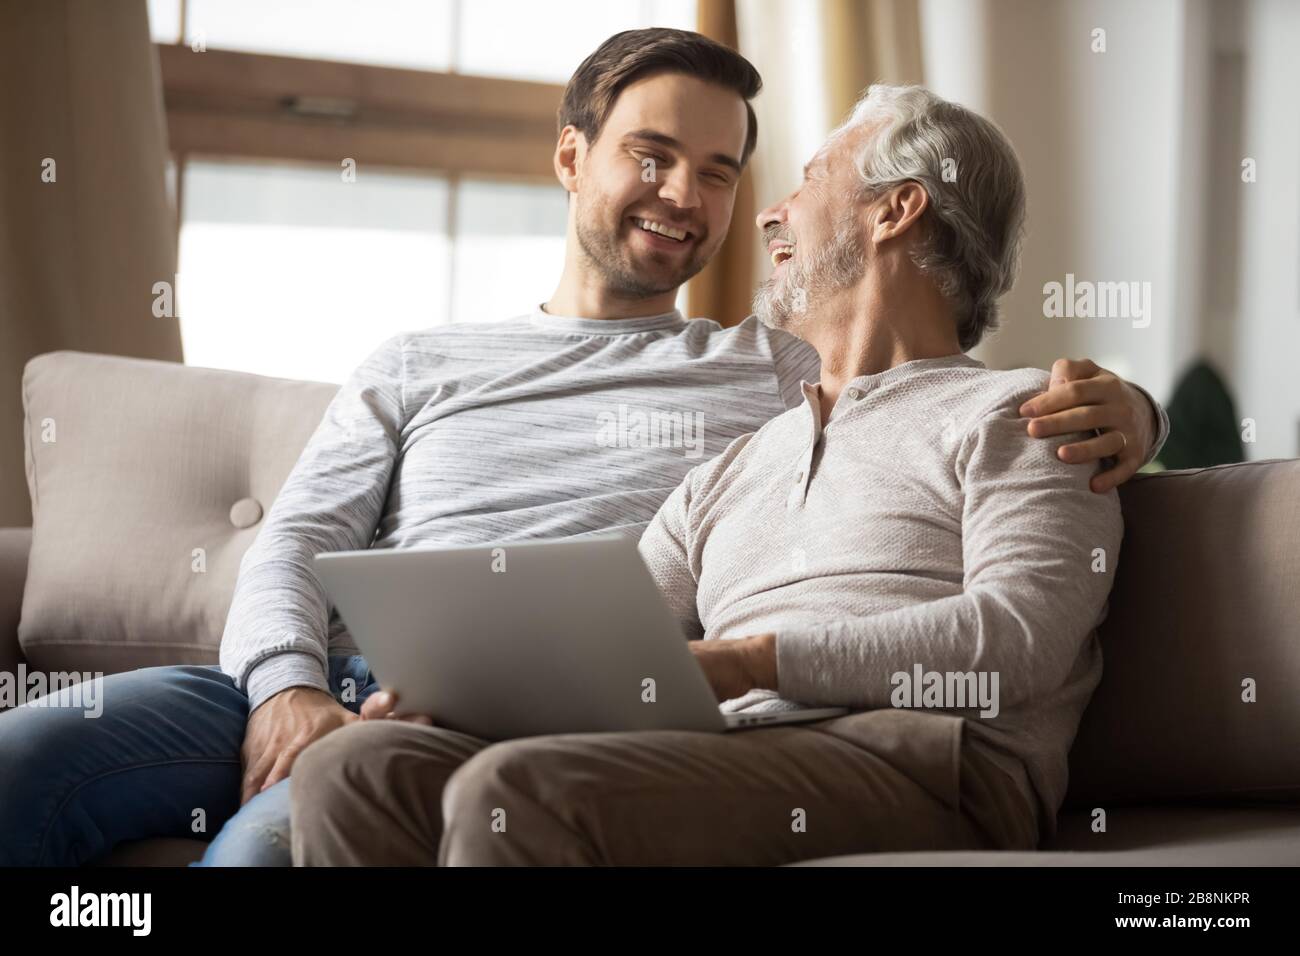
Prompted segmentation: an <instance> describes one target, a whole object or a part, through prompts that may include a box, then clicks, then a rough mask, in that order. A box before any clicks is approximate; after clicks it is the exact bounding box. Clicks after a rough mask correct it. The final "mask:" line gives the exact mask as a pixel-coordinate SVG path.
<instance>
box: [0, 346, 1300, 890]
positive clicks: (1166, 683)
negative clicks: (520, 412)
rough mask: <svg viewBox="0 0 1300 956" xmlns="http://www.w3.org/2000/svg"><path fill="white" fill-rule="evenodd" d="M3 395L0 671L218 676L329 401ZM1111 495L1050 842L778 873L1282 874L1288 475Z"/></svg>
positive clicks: (120, 376)
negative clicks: (212, 668)
mask: <svg viewBox="0 0 1300 956" xmlns="http://www.w3.org/2000/svg"><path fill="white" fill-rule="evenodd" d="M22 388H23V408H24V416H25V422H24V425H25V428H24V434H25V437H26V448H25V461H26V471H27V481H28V489H29V491H30V494H31V500H32V511H33V522H32V527H31V528H6V529H0V670H8V671H11V672H12V671H14V670H15V669H16V668H17V667H18V665H19V663H20V662H25V663H26V666H27V668H28V669H29V670H31V669H38V670H41V671H46V672H50V671H80V672H85V671H91V672H94V671H102V672H104V673H113V672H117V671H122V670H127V669H130V668H136V667H145V666H153V665H159V664H169V663H204V664H211V663H215V662H216V661H217V651H218V645H219V642H220V639H221V632H222V629H223V625H224V622H225V617H226V612H227V610H228V608H229V603H230V597H231V593H232V590H233V587H234V584H235V579H236V576H237V573H238V568H239V561H240V557H241V556H242V555H243V553H244V551H245V550H246V549H247V548H248V546H249V544H250V543H251V542H252V540H253V538H254V536H255V535H256V534H257V530H258V527H259V525H260V523H261V520H262V516H263V515H264V514H265V512H266V510H267V509H268V508H269V507H270V505H271V503H272V502H273V501H274V500H275V496H276V494H277V492H278V491H279V488H280V486H281V484H282V483H283V482H284V480H285V478H286V477H287V476H288V474H289V471H290V469H291V468H292V467H293V464H294V462H295V461H296V459H297V456H298V454H299V452H300V450H301V449H302V447H303V446H304V445H305V444H306V442H307V440H308V439H309V438H310V436H311V434H312V432H313V430H314V429H315V428H316V426H317V424H318V423H319V421H320V418H321V415H322V413H323V411H324V409H325V407H326V405H327V404H328V402H329V401H330V398H331V397H332V396H333V394H334V391H335V389H336V386H333V385H328V384H324V383H317V382H299V381H288V380H283V379H274V378H267V377H262V376H256V375H248V374H243V373H236V372H228V371H220V370H214V369H204V368H194V367H189V366H184V365H178V364H174V363H168V362H156V361H149V360H143V359H130V358H121V357H115V356H106V355H92V354H85V353H79V352H69V351H61V352H51V353H47V354H44V355H40V356H37V357H36V358H33V359H32V360H31V361H30V362H29V363H28V364H27V366H26V369H25V372H24V376H23V383H22ZM1121 501H1122V506H1123V512H1124V524H1125V532H1124V543H1123V548H1122V551H1121V554H1120V556H1119V563H1118V568H1117V573H1116V583H1115V588H1114V590H1113V592H1112V596H1111V601H1110V607H1109V613H1108V616H1107V619H1106V621H1105V624H1104V626H1103V629H1102V634H1101V640H1102V646H1103V653H1104V656H1105V673H1104V675H1103V678H1102V682H1101V684H1100V686H1099V688H1098V690H1097V692H1096V694H1095V695H1094V697H1093V700H1092V702H1091V704H1090V705H1089V707H1088V709H1087V711H1086V713H1085V715H1084V718H1083V721H1082V723H1081V725H1080V728H1079V732H1078V735H1077V737H1076V740H1075V743H1074V746H1073V748H1072V750H1071V752H1070V756H1069V762H1070V787H1069V792H1068V795H1067V797H1066V801H1065V804H1064V806H1063V808H1062V810H1061V813H1060V816H1059V820H1058V833H1057V836H1056V837H1055V839H1054V840H1053V841H1052V842H1051V843H1050V844H1049V845H1046V846H1044V847H1043V848H1041V849H1040V850H1038V851H1035V852H1016V853H997V852H961V853H951V852H925V853H890V854H862V855H851V856H843V857H835V858H831V859H818V860H807V861H802V862H801V863H799V864H796V865H832V866H913V865H948V866H953V865H956V866H965V865H975V866H1063V865H1064V866H1096V865H1125V866H1129V865H1134V866H1151V865H1156V866H1163V865H1223V866H1239V865H1284V864H1291V865H1294V864H1300V460H1288V461H1282V460H1276V461H1259V462H1249V463H1245V464H1239V465H1227V466H1220V467H1216V468H1207V469H1203V470H1194V471H1174V472H1162V473H1157V474H1152V475H1142V476H1139V477H1137V478H1136V479H1134V480H1133V481H1131V482H1129V483H1128V484H1126V485H1125V486H1124V487H1123V488H1122V489H1121ZM202 849H203V844H202V843H200V842H198V841H193V840H175V839H167V840H144V841H140V842H138V843H133V844H128V845H125V846H122V847H119V848H118V849H116V850H115V851H114V852H113V853H111V854H110V855H109V856H108V857H107V858H106V859H105V860H103V861H100V862H101V863H103V864H110V865H112V864H126V865H169V864H170V865H175V864H183V863H186V862H189V861H190V860H193V859H195V858H197V856H198V855H199V854H200V853H201V852H202Z"/></svg>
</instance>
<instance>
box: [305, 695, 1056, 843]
mask: <svg viewBox="0 0 1300 956" xmlns="http://www.w3.org/2000/svg"><path fill="white" fill-rule="evenodd" d="M961 729H962V722H961V720H960V718H957V717H952V716H948V715H937V714H933V713H930V714H925V713H920V712H917V711H907V710H882V711H868V712H863V713H857V714H850V715H847V716H843V717H836V718H832V719H830V720H824V721H819V722H817V723H812V724H801V725H787V726H779V727H768V728H762V729H758V730H749V731H741V732H732V733H727V734H710V733H695V732H690V731H636V732H629V733H596V734H563V735H553V736H544V737H528V738H522V739H518V740H510V741H504V742H500V743H489V742H488V741H485V740H481V739H479V738H477V737H471V736H468V735H466V734H462V733H458V732H456V731H453V730H448V729H445V728H440V727H421V726H419V725H415V724H408V723H404V722H401V721H395V720H380V721H364V722H360V723H354V724H350V725H348V726H347V727H344V728H342V729H341V730H337V731H335V732H334V733H331V734H330V735H328V736H327V737H324V738H322V739H321V740H319V741H317V742H316V743H315V744H313V745H312V746H310V747H308V748H307V749H306V750H305V751H304V752H303V753H302V755H301V756H300V757H299V758H298V760H297V762H296V763H295V764H294V768H293V774H292V776H291V777H290V793H291V800H292V834H293V836H292V843H293V858H294V863H295V864H296V865H299V866H317V865H320V866H331V865H333V866H355V865H395V866H420V865H433V864H435V863H436V864H438V865H442V866H458V865H459V866H464V865H470V866H475V865H747V864H750V865H776V864H783V863H790V862H794V861H796V860H805V859H812V858H816V857H823V856H834V855H837V854H846V853H869V852H884V851H903V850H952V849H1033V848H1034V847H1035V846H1036V845H1037V842H1038V820H1037V816H1036V811H1035V809H1034V808H1033V807H1032V806H1030V805H1028V804H1026V802H1025V799H1024V798H1023V797H1022V796H1021V794H1020V791H1019V789H1018V788H1017V786H1016V782H1015V781H1014V780H1013V779H1012V778H1011V777H1010V776H1009V775H1008V774H1007V773H1006V772H1005V771H1003V770H1002V769H1000V768H999V767H997V766H995V765H994V764H993V763H991V762H990V761H989V760H988V759H987V758H986V757H985V756H983V754H982V752H981V748H982V746H983V745H982V744H979V743H976V742H974V741H973V740H971V739H970V738H969V737H968V736H965V735H963V734H962V732H961Z"/></svg>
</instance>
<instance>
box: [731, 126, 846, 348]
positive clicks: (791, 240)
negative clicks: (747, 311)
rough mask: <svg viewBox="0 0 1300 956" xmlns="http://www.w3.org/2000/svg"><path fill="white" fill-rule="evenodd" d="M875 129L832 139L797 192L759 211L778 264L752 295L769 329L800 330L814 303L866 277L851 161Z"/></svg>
mask: <svg viewBox="0 0 1300 956" xmlns="http://www.w3.org/2000/svg"><path fill="white" fill-rule="evenodd" d="M871 131H872V130H871V128H870V127H865V126H864V127H859V128H856V129H852V130H849V131H847V132H846V133H844V134H843V135H841V136H837V137H834V138H832V139H830V140H828V141H827V142H826V143H825V144H824V145H823V146H822V148H821V149H819V150H818V151H817V155H815V156H814V157H813V158H812V160H810V161H809V163H808V165H806V166H805V167H804V178H803V182H802V184H801V185H800V186H799V188H798V189H796V190H795V191H794V192H793V193H791V194H790V195H789V196H787V197H786V198H784V199H782V200H781V201H780V202H779V203H776V204H775V205H772V206H769V207H768V208H767V209H764V210H763V211H762V212H760V213H759V214H758V219H757V223H758V228H759V231H760V232H762V234H763V242H764V244H765V246H766V247H767V250H768V254H769V255H770V256H771V257H772V265H773V267H774V268H773V271H772V275H771V277H770V278H769V279H768V280H767V281H766V282H764V283H763V284H762V285H761V286H759V288H758V291H757V292H756V293H755V295H754V312H755V314H756V315H757V316H758V317H759V319H760V320H761V321H763V322H764V323H765V324H767V325H769V326H772V327H773V328H780V329H787V330H792V329H797V328H798V327H799V326H800V325H801V324H802V321H803V319H804V317H805V316H806V315H807V314H808V313H809V311H810V309H811V307H812V306H814V305H816V304H817V303H818V302H821V301H825V300H826V299H827V298H828V297H829V296H831V295H833V294H834V293H836V292H838V291H839V290H841V289H844V288H847V287H849V286H851V285H853V284H854V283H856V282H857V281H858V280H859V278H861V276H862V274H863V270H864V268H865V257H866V243H865V241H864V237H863V225H862V220H861V216H860V213H861V211H862V210H863V208H864V207H865V203H864V200H863V198H862V188H861V182H860V180H859V179H858V175H857V172H856V170H855V168H854V157H855V155H856V152H857V150H858V149H859V148H860V147H861V145H862V143H863V137H864V136H868V135H870V134H871Z"/></svg>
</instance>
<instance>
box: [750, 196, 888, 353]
mask: <svg viewBox="0 0 1300 956" xmlns="http://www.w3.org/2000/svg"><path fill="white" fill-rule="evenodd" d="M781 232H782V231H781V230H779V229H774V230H768V231H767V232H765V233H764V238H765V239H767V240H769V241H770V240H771V239H775V238H786V239H788V238H789V236H788V235H786V236H783V235H782V234H781ZM796 248H797V247H796ZM865 263H866V260H865V257H864V255H863V247H862V242H861V241H860V240H859V238H858V231H857V224H856V223H855V222H853V220H851V219H845V220H843V221H841V222H839V223H837V224H836V227H835V236H834V238H833V239H831V241H830V244H829V245H827V246H825V247H823V248H822V249H820V250H819V251H818V252H816V253H815V254H813V255H811V256H810V257H808V258H807V259H806V260H805V261H802V262H801V261H799V260H798V259H795V258H791V259H790V260H789V263H788V264H787V265H786V268H785V275H784V276H782V277H780V278H778V277H777V276H775V275H773V276H770V277H768V280H767V281H766V282H764V283H763V284H762V285H760V286H759V287H758V289H757V290H756V291H755V292H754V303H753V311H754V314H755V315H757V316H758V319H759V321H760V322H762V323H763V324H764V325H766V326H769V327H770V328H774V329H784V330H785V331H793V330H795V329H797V328H798V327H799V326H800V325H802V324H803V322H805V321H806V320H807V318H808V316H809V313H810V311H811V309H812V306H813V305H814V304H815V303H816V302H817V301H819V300H821V299H823V298H825V297H826V296H828V295H829V294H830V293H832V292H837V291H839V290H840V289H845V288H848V287H849V286H851V285H853V284H854V283H855V282H857V281H858V279H860V278H861V277H862V270H863V269H864V268H865Z"/></svg>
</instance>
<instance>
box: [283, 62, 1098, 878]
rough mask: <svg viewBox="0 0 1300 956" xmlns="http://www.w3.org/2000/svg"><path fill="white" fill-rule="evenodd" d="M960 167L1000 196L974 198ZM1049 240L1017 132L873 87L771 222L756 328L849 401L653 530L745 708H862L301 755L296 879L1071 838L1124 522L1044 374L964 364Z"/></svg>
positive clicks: (646, 545)
mask: <svg viewBox="0 0 1300 956" xmlns="http://www.w3.org/2000/svg"><path fill="white" fill-rule="evenodd" d="M947 158H952V159H954V160H955V161H956V162H957V165H958V168H959V169H964V170H974V169H978V170H979V175H968V176H966V177H965V178H959V179H958V181H957V182H955V183H950V182H945V181H944V180H943V179H942V178H941V170H942V168H943V163H944V162H945V160H946V159H947ZM1023 218H1024V183H1023V179H1022V176H1021V173H1020V169H1019V163H1018V161H1017V159H1016V156H1015V153H1014V151H1013V150H1012V148H1011V145H1010V144H1009V143H1008V142H1007V141H1006V139H1005V138H1004V137H1003V136H1002V134H1001V133H1000V132H999V131H998V130H997V129H996V127H994V126H993V124H991V123H989V122H988V121H987V120H985V119H983V118H982V117H979V116H977V115H976V114H974V113H971V112H970V111H968V110H965V109H963V108H961V107H959V106H956V105H954V104H951V103H947V102H945V101H943V100H941V99H939V98H938V97H937V96H934V95H933V94H931V93H929V92H928V91H926V90H924V89H921V88H920V87H904V88H897V87H882V86H875V87H872V88H871V90H870V91H869V94H868V95H867V96H866V97H865V98H864V99H863V100H862V101H861V102H860V103H859V105H858V108H857V109H856V110H855V112H854V114H853V117H852V118H851V119H850V121H849V122H848V123H847V124H846V125H845V126H844V127H843V128H842V129H840V130H837V131H836V132H835V133H834V134H832V136H831V137H830V139H829V140H828V141H827V143H826V144H825V145H824V146H823V147H822V149H821V150H820V151H819V152H818V154H817V155H816V156H815V157H814V158H813V160H812V162H811V163H810V164H809V166H808V168H807V172H806V175H805V178H804V182H803V184H802V186H801V187H800V188H799V189H798V190H797V191H796V192H795V193H793V194H792V195H791V196H789V197H787V198H786V199H785V200H783V201H782V202H780V203H778V204H777V205H775V206H773V207H772V208H771V209H769V210H765V211H764V212H763V213H761V214H760V215H759V225H760V228H762V229H763V231H764V233H765V237H766V238H767V239H768V240H769V247H770V248H772V249H773V251H774V252H775V253H777V258H778V259H779V260H780V264H779V265H778V266H777V269H776V272H775V274H774V276H773V278H772V279H771V281H770V282H769V283H768V284H767V286H765V287H764V289H763V290H762V292H761V293H760V295H759V296H758V298H757V300H756V311H757V312H758V314H759V316H761V317H762V319H763V321H764V322H767V323H770V324H772V325H774V326H776V327H779V328H785V329H788V330H790V331H792V332H795V333H797V334H798V335H799V336H800V337H801V338H802V339H804V340H805V341H806V342H808V343H809V344H811V345H813V346H815V347H816V349H817V352H818V353H819V355H820V356H821V360H822V379H821V383H820V385H809V384H805V385H804V386H803V401H802V402H801V403H800V405H799V406H798V407H795V408H792V409H791V410H789V411H788V412H786V413H785V414H783V415H780V416H778V417H777V418H775V419H773V420H772V421H770V422H768V423H767V424H766V425H764V426H763V427H762V428H760V429H759V430H758V431H757V433H755V434H753V435H746V436H743V437H741V438H738V439H737V440H736V441H734V442H732V443H731V445H730V446H729V447H728V448H727V449H726V451H724V452H723V453H722V454H721V455H719V456H718V457H716V458H714V459H712V460H711V461H709V462H707V463H705V464H702V465H700V466H699V467H698V468H696V469H694V470H692V471H691V472H690V474H688V475H687V477H686V480H685V481H684V482H683V483H682V484H681V485H680V486H679V487H678V488H677V489H676V490H675V491H674V492H673V493H672V494H671V495H670V496H669V497H668V500H667V501H666V502H665V504H664V506H663V507H662V508H661V509H660V511H659V513H658V514H657V515H656V517H655V519H654V521H653V522H651V524H650V526H649V528H648V529H647V530H646V532H645V535H644V536H643V538H642V539H641V545H640V547H641V554H642V556H643V557H644V559H645V561H646V564H647V566H648V567H649V568H650V571H651V573H652V574H653V575H654V577H655V579H656V582H657V583H658V585H659V588H660V590H661V591H662V592H663V593H664V595H665V596H666V598H667V599H668V602H669V605H670V606H671V607H672V608H673V609H674V611H675V613H676V616H677V618H678V620H679V622H680V624H681V627H682V630H683V632H684V633H685V634H686V636H687V637H688V638H691V644H690V646H691V648H692V650H693V651H694V652H695V654H696V658H697V660H698V661H699V662H700V664H701V665H702V666H703V668H704V671H705V673H706V675H707V676H708V678H709V681H710V683H711V685H712V687H713V689H714V693H715V695H716V696H717V698H718V699H719V700H720V701H723V702H724V704H723V707H724V709H727V710H733V711H736V710H743V711H746V712H753V711H759V710H774V709H776V710H779V709H787V708H792V707H798V706H800V704H804V705H811V706H847V707H850V708H852V709H853V710H855V711H856V713H851V714H849V715H847V716H843V717H836V718H832V719H829V720H823V721H818V722H816V723H813V724H807V725H789V726H781V727H771V728H763V729H756V730H751V731H747V732H745V733H740V734H699V733H685V732H681V731H637V732H629V733H591V734H560V735H550V736H540V737H530V738H525V739H520V740H509V741H504V742H499V743H495V744H490V743H489V742H488V741H485V740H481V739H477V738H473V737H469V736H467V735H466V734H463V733H458V732H455V731H451V730H448V729H446V728H443V727H434V726H414V725H413V724H412V723H409V722H398V721H391V720H365V721H363V722H362V723H360V724H358V725H356V726H353V727H349V728H346V729H345V730H343V731H342V732H340V733H338V734H334V735H332V736H330V737H328V738H326V739H324V740H322V741H320V742H319V743H317V744H315V745H313V746H312V747H311V748H309V749H308V750H307V751H306V752H305V753H304V754H303V756H302V758H301V759H300V760H299V763H298V769H297V771H296V772H295V775H294V777H293V785H292V788H291V789H292V801H293V821H294V829H293V844H294V857H295V861H297V862H300V863H306V864H326V865H365V864H383V863H390V864H391V863H401V864H432V863H434V862H435V861H436V862H438V863H441V864H447V865H494V864H528V865H565V864H590V865H663V864H685V865H717V864H730V865H737V864H739V865H744V864H769V865H770V864H782V863H789V862H793V861H796V860H800V859H809V858H817V857H823V856H832V855H839V854H849V853H865V852H891V851H893V852H898V851H909V850H941V849H948V850H961V849H1006V850H1010V849H1019V850H1026V849H1033V848H1034V847H1035V846H1036V845H1037V843H1038V840H1039V837H1040V831H1041V835H1050V834H1051V833H1052V832H1053V831H1054V829H1055V819H1056V812H1057V810H1058V809H1059V807H1060V803H1061V800H1062V799H1063V798H1064V796H1065V782H1066V757H1067V753H1068V751H1069V747H1070V743H1071V741H1072V740H1073V737H1074V733H1075V729H1076V728H1077V726H1078V721H1079V718H1080V716H1081V715H1082V713H1083V708H1084V705H1085V704H1086V703H1087V701H1088V698H1089V696H1090V695H1091V693H1092V691H1093V688H1095V687H1096V685H1097V681H1098V680H1099V679H1100V676H1101V652H1100V647H1099V645H1098V643H1097V639H1096V637H1095V634H1094V633H1093V631H1094V628H1095V627H1096V626H1097V624H1098V623H1099V621H1100V620H1101V617H1102V614H1103V608H1104V605H1105V601H1106V595H1107V594H1108V592H1109V591H1110V586H1111V581H1112V576H1111V573H1110V572H1111V571H1113V569H1114V566H1115V561H1116V559H1117V556H1118V551H1119V545H1120V537H1121V522H1120V510H1119V498H1118V495H1116V494H1115V493H1114V492H1113V491H1112V492H1109V493H1107V494H1105V495H1098V494H1095V493H1093V492H1091V491H1090V490H1089V487H1088V485H1089V472H1090V469H1083V468H1079V467H1077V466H1075V465H1071V464H1067V463H1065V462H1063V461H1061V460H1060V459H1059V457H1058V456H1057V455H1056V454H1054V451H1055V450H1056V448H1057V447H1059V446H1060V445H1061V443H1062V440H1061V439H1054V440H1053V441H1051V442H1042V441H1039V440H1037V439H1035V438H1032V437H1030V436H1029V435H1027V434H1026V433H1025V428H1024V423H1023V420H1022V418H1021V415H1020V407H1021V405H1022V404H1023V403H1024V402H1025V401H1027V400H1028V399H1030V398H1031V397H1032V396H1034V395H1035V394H1037V393H1038V392H1039V391H1040V390H1041V389H1042V387H1043V386H1044V385H1045V384H1046V383H1047V379H1048V376H1047V374H1046V373H1045V372H1041V371H1039V370H1037V369H1019V370H1015V371H1009V372H994V371H990V370H988V369H986V368H984V367H983V366H982V365H981V364H980V363H979V362H977V361H976V360H974V359H972V358H970V357H968V356H967V355H966V354H965V352H966V350H968V349H970V348H972V347H973V346H974V345H975V344H976V343H978V342H979V340H980V338H981V337H982V336H983V335H984V333H985V332H986V331H987V330H988V329H989V328H991V327H992V325H993V323H994V320H995V319H996V315H997V305H996V303H997V299H998V298H999V297H1000V296H1001V295H1002V294H1003V293H1005V292H1006V291H1007V290H1008V289H1009V288H1010V287H1011V285H1012V282H1013V278H1014V276H1015V272H1016V262H1017V257H1018V247H1019V241H1020V233H1021V228H1022V222H1023ZM1098 552H1100V553H1101V554H1102V555H1104V558H1105V560H1104V561H1103V563H1102V566H1101V567H1100V568H1099V566H1098V563H1097V559H1096V555H1097V554H1098ZM929 674H936V675H940V677H939V680H937V681H932V680H930V679H929V678H928V677H924V676H921V675H929ZM913 682H914V683H913ZM909 684H910V689H907V688H908V685H909ZM900 689H903V690H905V692H904V693H902V694H901V695H900ZM663 690H664V689H663V688H661V692H663ZM390 696H391V695H390ZM372 704H375V699H372V702H371V703H368V704H367V711H372V710H375V709H376V707H374V706H372ZM367 716H369V714H367ZM501 820H505V821H507V824H508V825H507V826H505V827H500V826H497V825H496V824H497V823H498V822H499V821H501Z"/></svg>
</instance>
